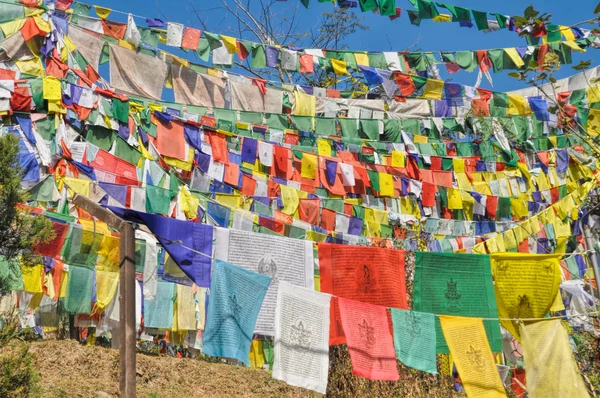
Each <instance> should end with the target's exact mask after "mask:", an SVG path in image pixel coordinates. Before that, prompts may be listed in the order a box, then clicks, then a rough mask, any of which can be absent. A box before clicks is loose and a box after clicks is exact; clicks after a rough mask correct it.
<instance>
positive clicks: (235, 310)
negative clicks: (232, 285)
mask: <svg viewBox="0 0 600 398" xmlns="http://www.w3.org/2000/svg"><path fill="white" fill-rule="evenodd" d="M241 312H242V306H241V305H240V304H239V303H238V298H237V294H235V293H233V294H230V295H229V300H228V301H227V315H229V316H230V317H232V318H234V319H235V320H236V321H238V322H239V321H240V313H241Z"/></svg>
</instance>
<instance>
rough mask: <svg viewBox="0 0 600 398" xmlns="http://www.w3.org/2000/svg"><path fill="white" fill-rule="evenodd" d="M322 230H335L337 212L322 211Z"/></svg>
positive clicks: (324, 209)
mask: <svg viewBox="0 0 600 398" xmlns="http://www.w3.org/2000/svg"><path fill="white" fill-rule="evenodd" d="M321 228H323V229H324V230H326V231H334V230H335V211H333V210H331V209H326V208H323V209H322V210H321Z"/></svg>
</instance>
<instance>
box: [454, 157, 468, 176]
mask: <svg viewBox="0 0 600 398" xmlns="http://www.w3.org/2000/svg"><path fill="white" fill-rule="evenodd" d="M452 167H453V168H454V172H455V173H464V172H465V160H464V159H463V158H453V159H452Z"/></svg>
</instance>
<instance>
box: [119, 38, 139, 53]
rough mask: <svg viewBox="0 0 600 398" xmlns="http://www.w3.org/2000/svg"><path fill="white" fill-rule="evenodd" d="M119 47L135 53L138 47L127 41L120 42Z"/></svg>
mask: <svg viewBox="0 0 600 398" xmlns="http://www.w3.org/2000/svg"><path fill="white" fill-rule="evenodd" d="M119 46H121V47H123V48H126V49H128V50H132V51H135V50H136V48H137V46H136V45H135V44H132V43H129V42H128V41H125V40H119Z"/></svg>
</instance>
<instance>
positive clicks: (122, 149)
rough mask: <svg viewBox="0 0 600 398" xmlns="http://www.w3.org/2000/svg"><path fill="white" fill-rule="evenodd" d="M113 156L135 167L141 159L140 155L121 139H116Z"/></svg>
mask: <svg viewBox="0 0 600 398" xmlns="http://www.w3.org/2000/svg"><path fill="white" fill-rule="evenodd" d="M115 156H116V157H118V158H119V159H122V160H124V161H126V162H127V163H131V164H132V165H134V166H136V165H137V164H138V161H139V160H140V158H141V157H142V153H141V152H140V151H138V150H137V149H136V148H135V147H134V146H131V145H129V144H128V143H127V141H125V140H124V139H123V138H121V137H117V141H116V142H115Z"/></svg>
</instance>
